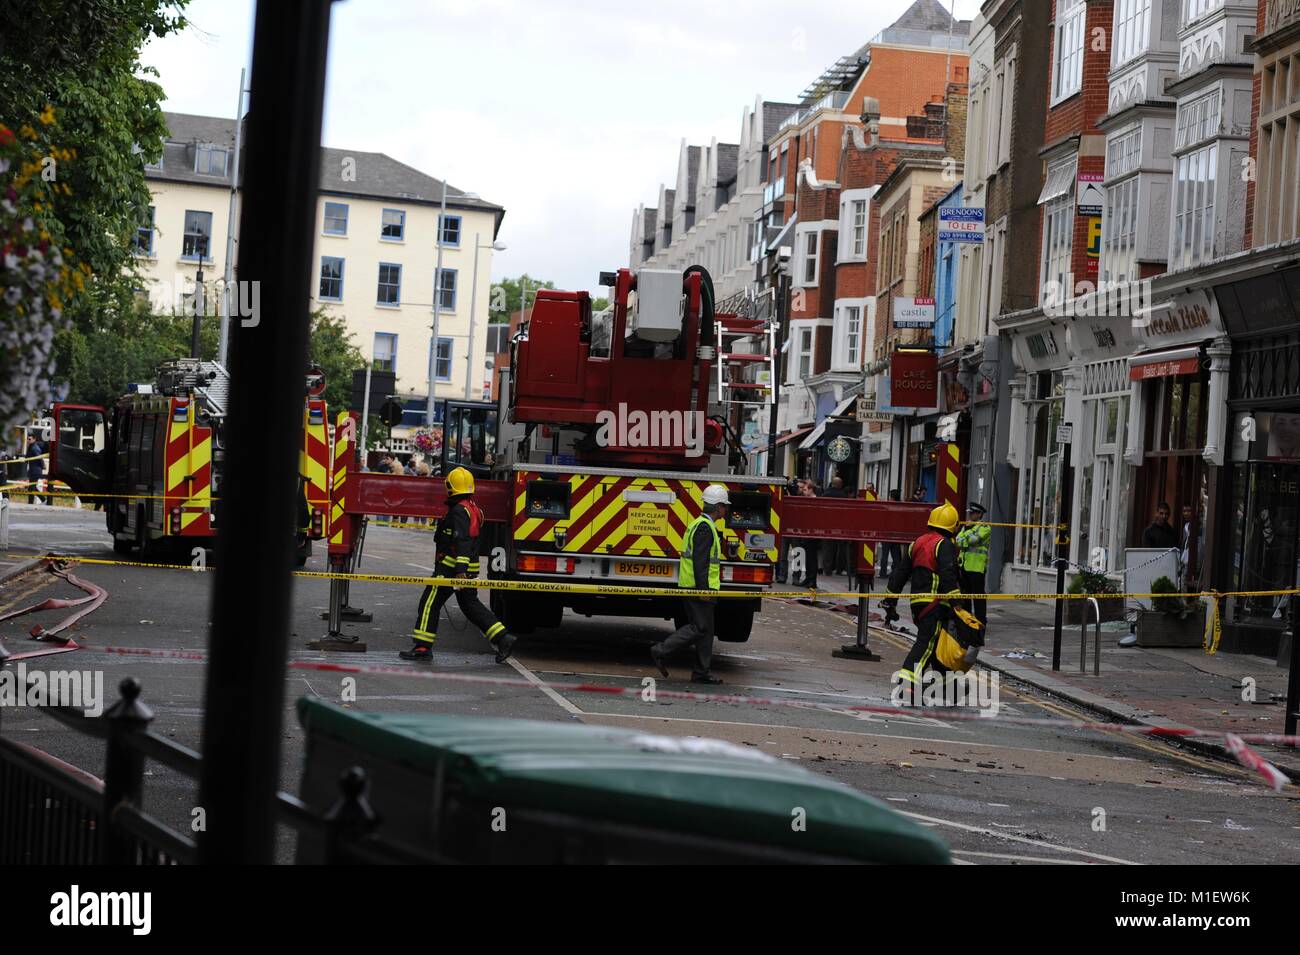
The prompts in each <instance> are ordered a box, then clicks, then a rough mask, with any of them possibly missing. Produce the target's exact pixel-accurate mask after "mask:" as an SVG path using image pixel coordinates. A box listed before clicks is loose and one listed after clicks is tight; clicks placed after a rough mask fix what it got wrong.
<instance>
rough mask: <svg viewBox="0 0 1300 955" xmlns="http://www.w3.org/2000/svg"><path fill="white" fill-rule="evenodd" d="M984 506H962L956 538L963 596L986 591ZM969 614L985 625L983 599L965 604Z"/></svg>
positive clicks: (985, 611) (987, 563)
mask: <svg viewBox="0 0 1300 955" xmlns="http://www.w3.org/2000/svg"><path fill="white" fill-rule="evenodd" d="M984 514H985V510H984V505H983V504H981V503H980V502H979V501H971V502H970V504H968V505H967V506H966V526H965V527H963V528H962V529H961V531H960V532H959V533H958V534H957V548H958V549H959V550H960V551H961V589H962V593H966V594H983V593H987V592H988V591H987V590H985V588H986V587H987V586H988V583H987V581H986V578H985V576H984V572H985V571H986V570H988V566H989V530H990V529H989V526H988V524H986V523H984ZM967 605H968V606H969V607H970V609H971V611H972V612H973V613H974V614H975V616H976V617H977V618H978V619H979V622H980V623H982V624H985V625H987V624H988V601H987V600H985V599H984V598H982V597H981V598H979V599H978V600H970V601H967Z"/></svg>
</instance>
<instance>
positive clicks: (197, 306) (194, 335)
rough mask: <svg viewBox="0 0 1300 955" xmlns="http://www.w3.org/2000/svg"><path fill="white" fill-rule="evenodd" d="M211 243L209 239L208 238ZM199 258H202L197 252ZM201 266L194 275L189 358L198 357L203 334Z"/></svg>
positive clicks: (201, 254) (200, 253)
mask: <svg viewBox="0 0 1300 955" xmlns="http://www.w3.org/2000/svg"><path fill="white" fill-rule="evenodd" d="M209 241H211V238H209ZM199 256H200V258H201V257H202V256H203V253H202V252H199ZM203 307H204V305H203V266H201V265H200V266H199V270H198V272H197V273H195V275H194V315H193V318H192V319H191V321H190V357H191V358H198V357H200V356H199V338H200V336H201V335H202V332H203Z"/></svg>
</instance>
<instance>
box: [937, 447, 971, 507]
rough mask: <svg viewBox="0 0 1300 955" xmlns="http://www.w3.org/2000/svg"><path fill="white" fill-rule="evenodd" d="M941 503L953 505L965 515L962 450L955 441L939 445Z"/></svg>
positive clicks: (939, 494)
mask: <svg viewBox="0 0 1300 955" xmlns="http://www.w3.org/2000/svg"><path fill="white" fill-rule="evenodd" d="M938 484H939V493H938V497H939V503H941V504H951V505H952V506H953V507H955V508H957V513H958V514H964V513H965V512H966V509H965V508H964V507H962V500H961V449H960V448H959V447H958V446H957V443H956V442H955V441H953V442H949V443H947V444H941V445H939V481H938Z"/></svg>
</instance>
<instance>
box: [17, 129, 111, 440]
mask: <svg viewBox="0 0 1300 955" xmlns="http://www.w3.org/2000/svg"><path fill="white" fill-rule="evenodd" d="M55 125H56V119H55V113H54V109H53V108H52V107H50V106H46V107H45V108H44V109H43V110H41V112H40V116H39V117H38V118H37V119H36V120H35V121H34V123H23V124H22V125H20V126H19V127H18V130H17V132H14V131H12V130H10V129H9V128H8V127H6V126H5V125H4V124H3V123H0V429H3V430H8V428H9V426H11V425H15V424H20V423H23V422H24V421H26V419H27V418H29V417H30V416H31V414H32V413H33V412H36V411H39V410H41V409H42V408H43V407H44V406H46V405H48V404H49V403H50V401H51V400H52V399H53V397H54V393H53V386H52V382H53V376H54V362H53V359H54V339H55V335H56V333H57V332H59V331H60V330H62V329H63V328H64V326H65V325H66V317H65V314H66V309H67V308H68V307H69V306H70V305H71V304H72V303H74V302H75V301H76V299H77V297H78V296H80V295H82V294H83V293H84V292H85V289H86V284H87V278H88V277H89V274H90V270H89V268H88V266H87V265H86V264H85V263H84V262H77V261H76V259H75V257H74V255H73V251H72V248H71V247H69V246H68V244H67V241H68V240H67V235H66V233H65V230H64V227H63V223H62V221H61V219H60V211H61V210H63V209H66V208H67V206H68V203H69V196H70V195H71V193H72V190H71V189H70V188H69V186H68V185H67V183H66V182H62V181H60V180H59V178H58V176H57V170H58V168H59V164H60V163H62V164H63V168H64V169H65V170H66V169H67V168H69V166H70V164H71V161H72V160H73V159H74V158H75V155H76V154H75V153H74V152H73V151H72V150H70V149H67V148H66V147H63V146H60V145H56V144H55V143H54V142H53V135H54V128H55Z"/></svg>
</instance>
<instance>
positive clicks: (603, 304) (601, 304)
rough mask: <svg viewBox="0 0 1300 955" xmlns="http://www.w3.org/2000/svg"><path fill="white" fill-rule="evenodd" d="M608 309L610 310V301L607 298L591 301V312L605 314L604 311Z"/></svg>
mask: <svg viewBox="0 0 1300 955" xmlns="http://www.w3.org/2000/svg"><path fill="white" fill-rule="evenodd" d="M607 308H609V299H607V298H594V299H592V300H591V311H592V312H593V313H595V312H603V311H605V309H607Z"/></svg>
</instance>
